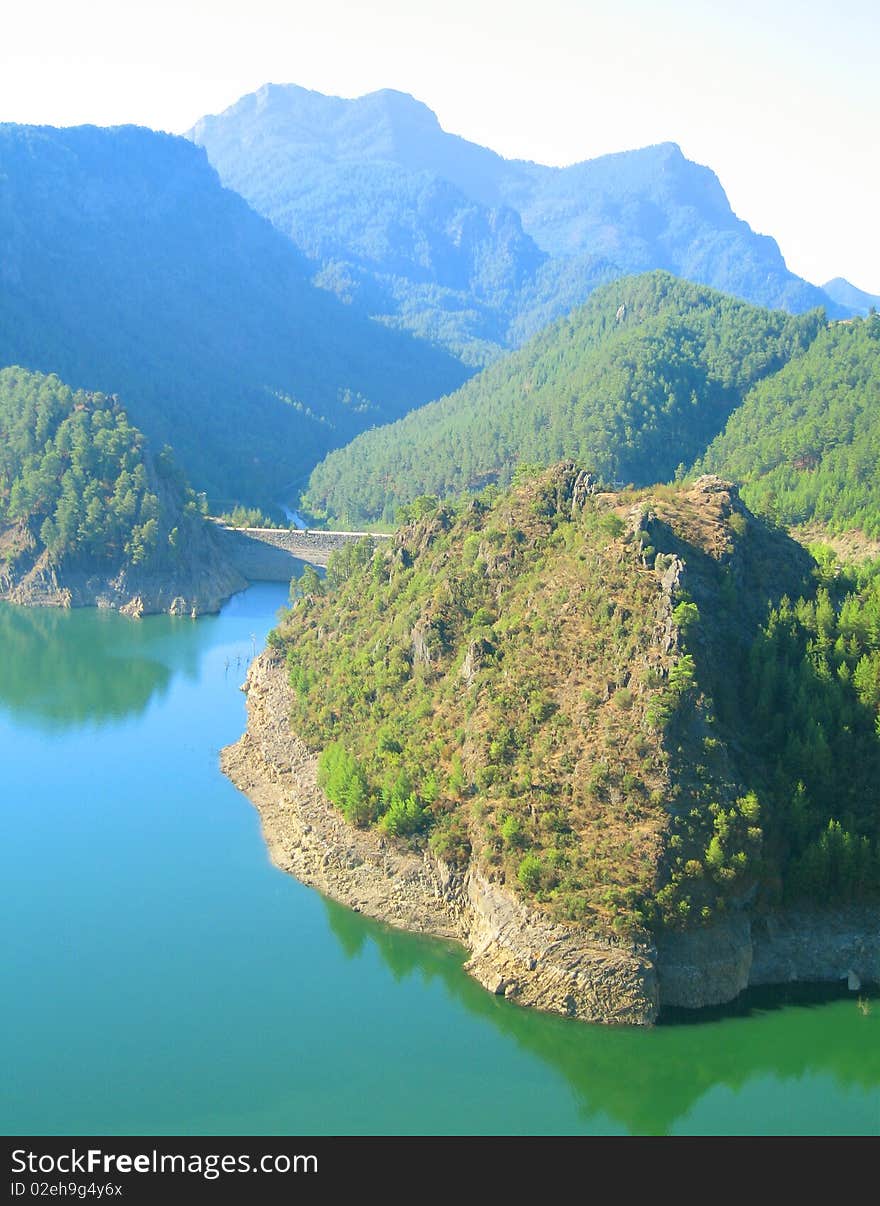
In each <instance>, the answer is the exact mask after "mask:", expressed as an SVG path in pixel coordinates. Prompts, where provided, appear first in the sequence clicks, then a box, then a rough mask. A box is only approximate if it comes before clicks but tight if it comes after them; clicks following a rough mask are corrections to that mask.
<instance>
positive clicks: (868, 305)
mask: <svg viewBox="0 0 880 1206" xmlns="http://www.w3.org/2000/svg"><path fill="white" fill-rule="evenodd" d="M822 290H823V292H825V293H827V294H828V296H829V297H830V298H831V299H832V301H835V302H837V304H838V305H840V306H845V307H846V308H847V309H848V310H851V311H852V313H853V314H857V315H859V316H860V317H861V318H867V316H868V314H869V313H870V312H871V310H872V309H873V310H877V309H880V296H878V295H877V294H876V293H865V291H864V290H863V289H857V288H856V287H855V285H851V284H850V283H849V281H847V280H844V279H843V277H842V276H835V277H834V279H833V280H830V281H826V282H825V284H824V285H823V286H822Z"/></svg>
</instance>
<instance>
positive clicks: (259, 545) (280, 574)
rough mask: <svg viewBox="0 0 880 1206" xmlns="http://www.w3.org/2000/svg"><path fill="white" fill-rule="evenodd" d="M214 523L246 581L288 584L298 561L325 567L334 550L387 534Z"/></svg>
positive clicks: (294, 573)
mask: <svg viewBox="0 0 880 1206" xmlns="http://www.w3.org/2000/svg"><path fill="white" fill-rule="evenodd" d="M215 523H217V527H218V529H219V530H220V533H221V537H222V540H223V543H224V547H225V551H226V553H227V555H228V556H229V558H230V560H231V561H232V563H233V565H234V566H235V568H236V569H237V570H238V571H239V573H240V574H241V575H242V576H243V577H245V578H247V579H248V581H249V582H289V581H290V579H291V578H293V577H294V576H295V575H298V574H299V571H300V569H301V568H302V562H304V561H307V562H309V564H311V565H320V566H326V564H327V559H328V557H329V556H330V554H331V553H332V552H333V551H334V550H335V549H340V548H342V546H343V545H345V544H351V543H352V542H353V541H356V540H360V539H361V538H362V537H364V536H370V537H372V539H373V540H389V539H390V535H389V533H387V532H322V531H317V530H315V529H313V528H306V529H301V528H230V527H227V526H226V525H225V524H222V523H219V522H218V521H216V520H215Z"/></svg>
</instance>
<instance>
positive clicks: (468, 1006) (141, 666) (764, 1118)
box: [0, 585, 880, 1135]
mask: <svg viewBox="0 0 880 1206" xmlns="http://www.w3.org/2000/svg"><path fill="white" fill-rule="evenodd" d="M285 596H286V591H285V590H284V589H283V588H281V587H278V586H274V585H273V586H269V585H258V586H254V587H252V588H251V589H250V590H248V591H246V592H245V593H244V594H242V595H239V596H237V597H236V598H234V599H233V600H232V601H231V602H230V603H229V604H228V605H227V606H226V608H225V609H224V611H223V612H222V614H221V615H220V616H216V617H206V618H203V619H199V620H198V621H195V622H194V621H191V620H187V619H173V618H170V617H165V616H161V617H150V618H148V619H145V620H142V621H131V620H127V619H125V618H123V617H120V616H118V615H114V614H111V613H106V612H100V611H93V610H83V611H74V612H60V611H49V610H25V609H21V608H15V607H11V606H8V605H0V759H2V761H0V767H2V779H0V803H2V843H0V858H2V874H0V894H2V922H0V925H2V942H3V949H2V969H3V992H2V1005H0V1010H2V1036H3V1047H4V1050H3V1052H2V1068H3V1075H2V1078H0V1079H2V1084H0V1093H2V1104H0V1114H2V1117H0V1131H2V1132H3V1133H5V1134H147V1135H151V1134H191V1135H198V1134H233V1135H237V1134H242V1135H245V1134H285V1133H286V1134H305V1135H308V1134H359V1133H367V1134H369V1133H374V1134H409V1133H416V1134H418V1133H424V1134H450V1133H451V1134H466V1133H476V1134H506V1133H518V1134H544V1133H548V1134H578V1133H583V1134H617V1133H627V1132H629V1133H651V1134H653V1133H661V1134H662V1133H698V1134H718V1133H721V1134H724V1133H746V1134H760V1133H764V1132H769V1133H775V1134H786V1133H819V1134H835V1133H842V1134H856V1133H862V1134H864V1133H869V1134H876V1133H880V999H878V997H877V996H876V995H874V996H873V997H872V998H871V1000H870V1007H869V1012H868V1013H867V1015H865V1014H864V1013H863V1012H862V1011H861V1010H860V1009H859V1007H858V1004H857V1001H856V999H855V997H854V996H852V995H846V994H844V995H841V994H840V993H839V992H837V991H834V992H830V993H823V992H821V991H820V992H816V991H807V992H805V991H799V992H789V993H788V994H787V995H786V994H784V993H778V992H777V993H764V994H762V995H755V996H752V997H750V998H749V999H748V1001H746V1002H745V1003H743V1005H742V1006H741V1007H740V1008H739V1009H738V1010H736V1011H728V1012H727V1013H726V1014H725V1013H722V1012H719V1013H717V1014H715V1015H708V1016H705V1017H702V1016H701V1020H699V1021H698V1022H694V1021H693V1020H689V1021H687V1022H682V1021H680V1020H678V1019H676V1020H674V1021H673V1022H671V1023H669V1024H665V1025H660V1026H657V1027H655V1028H654V1029H652V1030H625V1029H608V1028H605V1027H598V1026H596V1027H594V1026H584V1025H581V1024H578V1023H574V1022H569V1021H566V1020H565V1019H562V1018H556V1017H549V1016H542V1015H539V1014H536V1013H534V1012H531V1011H528V1010H524V1009H520V1008H519V1007H517V1006H516V1005H513V1004H511V1003H510V1002H507V1001H504V1000H502V999H498V998H495V997H492V996H490V995H489V994H488V993H486V992H484V991H483V989H481V988H480V987H479V986H478V985H476V984H475V983H473V982H472V981H471V980H470V979H469V978H468V977H467V976H466V975H465V974H464V972H463V971H462V970H461V964H462V962H463V960H464V955H463V952H462V951H461V950H460V949H459V948H457V947H454V946H452V945H446V944H443V943H438V942H435V941H431V940H428V939H422V938H418V937H415V936H412V935H408V934H403V933H399V932H396V931H393V930H391V929H388V928H386V927H384V926H381V925H378V924H375V923H373V922H370V921H368V920H365V919H364V918H363V917H361V916H359V915H357V914H354V913H350V912H349V911H347V910H346V909H343V908H341V907H339V906H337V905H335V904H333V903H331V902H329V901H327V900H324V899H323V898H322V897H321V896H320V895H318V893H317V892H314V891H312V890H310V889H308V888H305V887H303V886H301V885H300V884H298V883H297V882H296V881H295V880H293V879H292V878H291V877H290V876H287V875H284V874H282V873H281V872H279V871H277V870H275V869H274V868H273V867H272V866H271V864H270V863H269V860H268V858H267V855H266V851H265V849H264V846H263V843H262V839H261V836H260V830H259V824H258V821H257V816H256V813H255V812H254V810H253V809H252V808H251V806H250V804H249V803H248V801H247V800H246V799H245V798H244V797H243V796H242V795H240V794H239V793H238V792H237V791H236V790H235V788H233V787H232V786H231V784H230V783H228V782H227V780H226V779H225V778H224V777H223V776H222V775H221V774H220V772H219V769H218V760H217V759H218V751H219V749H220V747H221V746H222V745H225V744H226V743H227V742H229V741H233V740H235V738H236V737H238V736H239V734H240V733H241V731H242V728H243V726H244V720H245V710H244V697H243V695H242V693H241V692H240V690H239V684H240V683H241V681H242V679H243V677H244V674H245V670H246V667H247V663H248V661H249V660H250V658H251V656H252V654H253V650H254V649H255V648H256V649H259V648H260V647H261V646H262V643H263V641H264V639H265V635H266V632H267V631H268V629H269V628H270V627H271V625H272V622H273V620H274V616H275V612H276V609H277V608H278V607H279V606H280V605H281V604H283V603H284V602H285ZM863 996H864V994H863Z"/></svg>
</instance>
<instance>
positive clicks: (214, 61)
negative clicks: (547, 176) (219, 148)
mask: <svg viewBox="0 0 880 1206" xmlns="http://www.w3.org/2000/svg"><path fill="white" fill-rule="evenodd" d="M878 65H880V4H878V3H877V0H847V2H846V4H843V5H829V4H828V3H827V0H822V2H819V0H797V2H795V0H762V2H759V0H735V2H734V3H733V4H730V5H726V4H723V3H722V0H663V2H662V3H661V2H660V0H607V2H606V3H597V2H595V0H527V2H524V0H443V3H442V4H440V3H429V2H428V0H421V2H420V0H371V2H370V3H369V4H367V3H365V2H364V0H360V2H359V3H355V2H354V0H314V2H313V3H303V2H302V0H287V2H286V3H284V2H281V0H247V2H246V3H244V2H242V0H237V2H235V3H233V2H231V0H151V3H149V4H146V3H143V2H142V0H112V2H111V0H79V2H78V3H71V0H28V2H27V3H23V4H14V5H10V6H8V8H7V11H6V12H5V13H4V18H3V37H2V43H0V121H15V122H29V123H36V124H47V125H77V124H80V123H83V122H93V123H95V124H97V125H119V124H123V123H126V122H135V123H137V124H139V125H146V126H150V127H152V128H153V129H159V130H168V131H171V132H174V133H182V132H184V131H185V130H187V129H188V128H189V127H190V126H192V125H193V124H194V123H195V121H196V120H197V119H198V118H199V117H201V116H203V115H205V114H207V113H219V112H221V111H222V110H223V109H225V108H227V107H228V106H229V105H231V104H233V103H234V102H235V101H236V100H237V99H238V98H239V97H240V96H243V95H244V94H246V93H248V92H253V91H255V90H256V89H257V88H259V87H260V86H261V85H262V84H265V83H276V84H281V83H295V84H300V85H301V86H303V87H306V88H313V89H316V90H317V91H320V92H325V93H330V94H333V95H337V96H346V97H354V96H360V95H363V94H364V93H366V92H371V91H375V90H376V89H379V88H397V89H399V90H400V91H403V92H409V93H411V94H412V95H414V96H416V97H417V98H418V99H419V100H421V101H424V102H425V104H427V105H428V106H429V107H430V108H432V109H433V110H434V111H435V112H436V114H437V116H438V118H439V120H440V124H441V125H442V126H443V127H444V129H446V130H449V131H451V132H452V133H455V134H460V135H462V136H463V137H465V138H469V139H471V140H472V141H474V142H478V143H481V144H483V145H484V146H489V147H491V148H492V149H493V150H496V151H498V152H500V153H501V154H503V155H506V156H508V157H512V158H522V159H532V160H535V161H537V162H540V163H549V164H559V165H562V164H568V163H574V162H577V161H579V160H582V159H589V158H592V157H594V156H596V155H602V154H605V153H607V152H610V151H621V150H629V149H631V148H635V147H642V146H648V145H650V144H652V143H657V142H665V141H673V142H677V143H678V144H679V145H680V146H681V148H682V150H683V151H684V153H685V155H687V156H688V157H689V158H690V159H693V160H696V161H697V162H698V163H702V164H707V165H708V166H709V167H711V168H712V169H713V170H714V171H715V172H716V173H717V175H718V177H719V178H720V180H721V183H722V185H723V186H724V188H725V190H726V191H727V195H728V197H729V199H730V202H731V205H732V206H733V208H734V210H735V211H736V212H737V214H738V215H739V216H740V217H741V218H744V219H745V220H746V221H747V222H748V223H749V224H750V225H751V226H752V227H753V229H755V230H757V231H759V232H760V233H762V234H771V235H773V237H774V238H775V239H776V240H777V242H778V243H779V245H780V248H781V249H782V253H783V255H784V256H785V258H786V261H787V263H788V266H789V268H791V270H792V271H794V272H796V273H798V274H799V275H800V276H803V277H805V278H806V279H807V280H810V281H812V282H814V283H816V284H821V283H823V282H824V281H825V280H827V279H829V278H830V277H833V276H844V277H846V278H847V279H848V280H850V281H851V282H852V283H853V284H855V285H857V286H858V287H859V288H861V289H865V290H867V291H868V292H871V293H877V294H880V238H878V237H877V213H878V208H880V206H878V201H880V138H878V132H880V66H878Z"/></svg>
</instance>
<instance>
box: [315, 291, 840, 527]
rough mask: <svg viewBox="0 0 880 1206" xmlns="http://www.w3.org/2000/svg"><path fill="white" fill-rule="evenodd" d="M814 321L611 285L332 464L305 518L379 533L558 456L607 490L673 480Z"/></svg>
mask: <svg viewBox="0 0 880 1206" xmlns="http://www.w3.org/2000/svg"><path fill="white" fill-rule="evenodd" d="M822 321H823V319H822V316H821V312H816V313H811V314H807V315H803V316H800V317H796V318H795V317H791V316H789V315H786V314H784V313H782V312H779V311H769V310H763V309H760V308H758V307H756V306H750V305H748V304H747V303H745V302H740V301H737V300H735V299H734V298H731V297H727V296H725V295H723V294H720V293H717V292H715V291H714V290H711V289H707V288H705V287H703V286H699V285H693V284H690V283H688V282H686V281H681V280H677V279H676V278H674V277H672V276H670V275H669V274H667V273H662V272H655V273H649V274H646V275H644V276H640V277H630V278H626V279H624V280H621V281H615V282H614V283H612V284H609V285H605V286H603V287H602V288H600V289H599V290H597V291H596V292H595V293H594V294H593V296H592V297H591V298H590V300H589V301H588V302H587V304H586V305H585V306H583V307H581V308H580V309H578V310H575V311H574V312H573V313H572V314H571V315H569V316H568V317H567V318H565V319H561V320H559V321H558V322H556V323H555V324H553V325H552V326H550V327H549V328H547V329H546V330H544V331H542V332H541V334H540V335H538V336H536V337H535V338H534V339H533V340H532V341H531V342H530V343H528V344H527V345H526V346H525V347H524V348H522V349H520V351H518V352H515V353H513V354H511V355H509V356H508V357H506V358H505V359H503V360H501V361H499V362H498V363H497V364H494V365H491V366H490V367H489V368H488V369H486V370H484V371H483V372H482V373H480V374H479V375H478V376H476V377H474V378H472V379H471V380H470V381H469V382H467V383H466V384H465V385H464V386H463V387H462V388H461V389H460V390H459V391H458V392H457V393H455V394H453V395H451V396H450V397H447V398H443V399H441V400H439V401H437V402H434V403H432V404H430V405H428V406H426V407H423V408H421V409H420V410H418V411H415V412H413V413H412V414H410V415H408V416H407V417H406V418H405V419H403V420H401V421H399V422H398V423H395V424H393V425H391V426H388V427H382V428H376V429H375V430H372V431H369V432H366V433H364V434H363V435H362V436H360V437H358V439H357V440H355V441H354V442H353V443H352V444H351V445H350V446H348V447H347V448H343V449H340V450H338V451H336V452H334V453H332V454H331V455H330V456H328V457H327V459H326V460H325V461H323V462H322V463H321V464H320V465H319V466H318V467H317V468H316V469H315V471H314V472H313V473H312V476H311V478H310V480H309V486H308V489H307V491H306V494H305V496H304V505H305V506H306V507H307V508H308V509H309V510H310V511H311V512H313V513H314V514H316V515H331V516H334V517H335V518H336V519H338V520H341V521H344V522H346V523H351V524H353V525H357V524H358V523H362V522H366V521H370V520H377V519H383V520H384V521H386V522H387V521H389V520H390V519H392V518H393V517H394V514H395V511H396V508H397V507H398V506H400V505H401V504H404V503H408V502H410V501H412V499H414V498H416V497H417V496H418V495H421V494H428V495H438V496H440V497H445V496H447V495H450V494H456V493H458V492H459V491H462V490H470V489H474V488H477V487H479V486H480V485H481V484H484V483H485V482H487V481H499V482H502V483H503V482H507V481H509V480H510V478H511V475H512V473H513V470H514V467H515V465H516V464H517V463H518V462H520V461H529V462H531V461H535V462H539V463H541V464H544V465H547V464H550V463H552V462H553V461H555V460H557V459H558V458H560V457H562V456H568V457H572V458H575V459H577V460H578V461H580V462H581V463H583V464H585V465H587V466H589V467H590V468H591V469H592V471H593V472H595V473H597V474H599V475H600V476H601V477H602V478H604V479H605V480H606V481H614V480H622V481H624V482H634V483H636V484H640V485H646V484H648V483H650V482H656V481H665V480H668V479H670V478H671V477H672V476H673V475H674V474H675V472H676V469H677V468H678V466H679V465H682V466H689V465H690V464H691V463H692V462H693V460H694V459H695V458H696V457H698V456H699V455H701V454H702V452H703V451H704V449H705V448H706V446H707V445H708V444H709V443H710V441H711V440H712V439H713V438H714V437H715V436H716V435H717V434H718V432H720V431H721V430H722V429H723V427H724V425H725V423H726V421H727V419H728V417H729V415H730V414H731V413H732V411H733V410H734V409H735V408H736V407H737V406H738V405H739V404H740V402H741V401H742V399H743V397H744V395H745V394H746V392H747V391H748V390H749V388H750V387H751V386H752V385H753V384H754V382H756V381H757V380H759V379H760V378H762V377H764V376H767V375H768V374H771V373H774V372H776V371H777V370H779V369H780V368H781V367H782V366H783V365H784V364H786V363H787V361H788V360H789V359H790V358H791V357H793V356H797V355H799V354H801V353H802V352H803V351H804V349H805V348H806V347H807V346H808V345H809V344H810V342H811V341H812V339H813V338H814V337H815V335H816V332H817V330H818V329H819V327H820V326H821V324H822Z"/></svg>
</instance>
